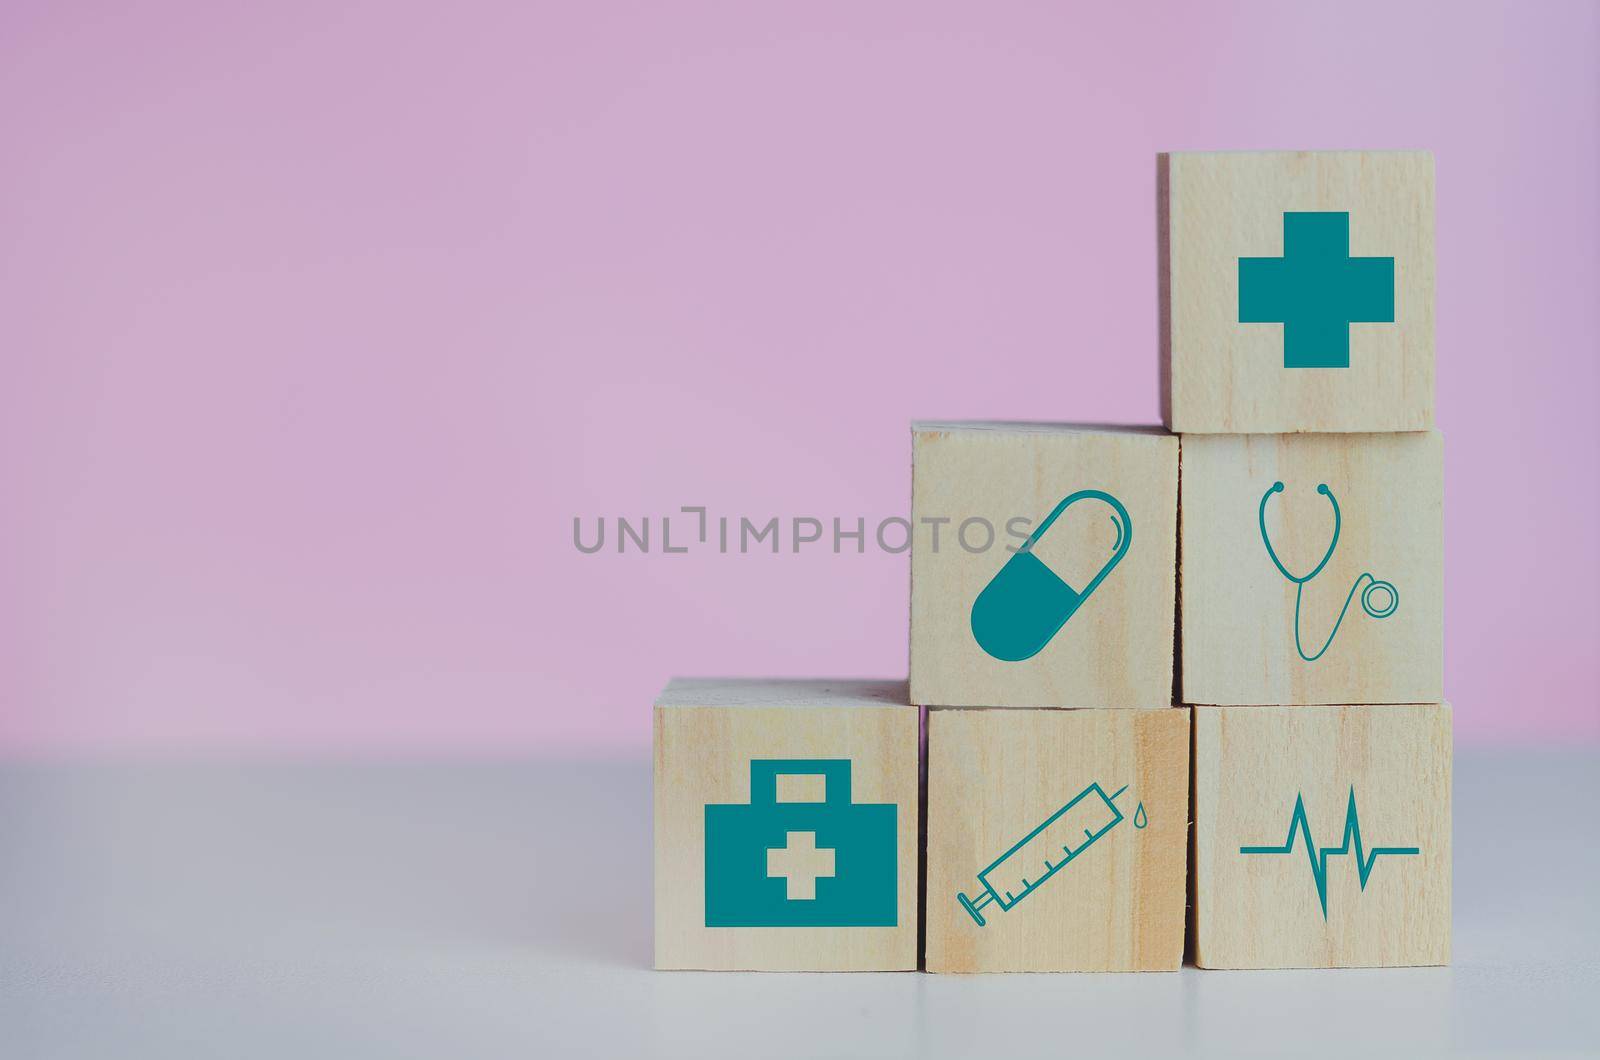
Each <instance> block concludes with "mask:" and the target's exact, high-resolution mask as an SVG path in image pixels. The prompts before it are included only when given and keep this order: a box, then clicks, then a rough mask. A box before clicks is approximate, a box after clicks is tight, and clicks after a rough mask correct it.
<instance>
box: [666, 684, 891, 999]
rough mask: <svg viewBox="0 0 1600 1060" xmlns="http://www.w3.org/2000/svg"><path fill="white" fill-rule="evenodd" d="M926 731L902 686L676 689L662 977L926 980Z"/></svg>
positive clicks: (670, 733)
mask: <svg viewBox="0 0 1600 1060" xmlns="http://www.w3.org/2000/svg"><path fill="white" fill-rule="evenodd" d="M919 721H920V712H919V711H918V709H917V708H916V707H913V706H910V705H909V701H908V699H907V696H906V685H905V682H903V681H803V680H783V681H750V680H734V679H730V680H674V681H672V682H671V683H670V684H668V685H667V687H666V689H665V690H664V691H663V692H662V693H661V695H660V697H659V698H658V699H657V701H656V707H655V933H656V938H655V963H656V967H657V968H700V969H718V970H754V971H893V970H912V969H915V968H916V966H917V849H918V820H919V818H918V808H917V799H918V741H919V737H920V732H919V728H920V726H919Z"/></svg>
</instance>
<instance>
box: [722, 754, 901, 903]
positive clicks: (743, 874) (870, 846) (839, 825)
mask: <svg viewBox="0 0 1600 1060" xmlns="http://www.w3.org/2000/svg"><path fill="white" fill-rule="evenodd" d="M807 775H819V776H821V777H822V779H823V784H824V789H823V799H822V801H820V802H779V801H778V778H779V777H780V776H807ZM897 810H898V807H896V806H895V804H894V803H892V802H891V803H853V802H851V801H850V761H849V759H842V758H839V759H832V758H827V759H807V758H794V759H756V760H754V761H752V762H751V763H750V802H749V803H748V804H742V803H712V804H710V805H708V806H707V807H706V817H705V824H706V927H894V926H895V925H896V923H897V921H898V914H899V902H898V893H897V892H898V887H897V886H896V884H897V876H898V874H897V868H898V866H897V858H898V852H897V847H898V843H897V836H896V819H897V816H898V813H897Z"/></svg>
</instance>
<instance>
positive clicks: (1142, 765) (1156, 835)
mask: <svg viewBox="0 0 1600 1060" xmlns="http://www.w3.org/2000/svg"><path fill="white" fill-rule="evenodd" d="M1188 829H1189V712H1188V711H1187V710H1183V709H1181V708H1171V709H1167V710H1137V711H1134V710H1110V709H1106V710H962V709H954V708H930V709H929V711H928V829H927V831H928V836H927V844H928V845H927V881H928V886H927V891H926V893H925V901H926V919H927V969H928V971H930V972H1024V971H1033V972H1043V971H1050V972H1070V971H1078V972H1092V971H1101V972H1104V971H1173V970H1176V969H1177V968H1178V966H1179V964H1181V963H1182V961H1183V941H1184V940H1183V931H1184V927H1183V923H1184V899H1185V889H1184V861H1185V856H1186V853H1187V843H1188Z"/></svg>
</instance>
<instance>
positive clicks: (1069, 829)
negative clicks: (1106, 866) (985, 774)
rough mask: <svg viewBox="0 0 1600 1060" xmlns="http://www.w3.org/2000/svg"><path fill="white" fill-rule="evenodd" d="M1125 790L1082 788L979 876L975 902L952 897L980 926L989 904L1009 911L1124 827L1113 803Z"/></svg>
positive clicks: (1097, 784)
mask: <svg viewBox="0 0 1600 1060" xmlns="http://www.w3.org/2000/svg"><path fill="white" fill-rule="evenodd" d="M1127 790H1128V786H1127V785H1126V784H1124V785H1123V786H1122V787H1120V788H1118V789H1117V790H1116V791H1115V792H1113V793H1112V794H1111V795H1107V794H1106V793H1105V790H1104V789H1102V788H1101V787H1100V783H1099V781H1096V782H1094V783H1093V784H1090V785H1089V786H1088V787H1087V788H1084V789H1083V790H1082V791H1080V792H1079V793H1078V794H1077V795H1075V796H1073V798H1072V801H1071V802H1069V803H1067V804H1066V805H1065V806H1063V807H1061V809H1059V810H1057V811H1056V812H1055V813H1053V814H1051V815H1050V816H1049V817H1047V818H1045V822H1044V823H1043V824H1041V825H1040V826H1039V827H1037V828H1035V829H1034V830H1033V831H1031V832H1029V833H1028V834H1027V835H1025V836H1023V837H1022V838H1021V839H1020V840H1018V841H1017V844H1016V845H1015V846H1013V847H1012V848H1011V849H1010V850H1008V851H1006V852H1005V853H1004V854H1001V855H1000V856H999V857H998V858H995V859H994V863H993V864H991V865H990V866H989V867H988V868H986V869H984V870H983V871H982V872H980V873H978V882H979V883H980V884H982V885H983V893H982V894H981V895H979V897H978V900H977V901H973V900H972V899H971V898H968V897H967V896H966V895H965V894H960V893H958V894H957V895H956V898H957V899H959V900H960V902H961V905H962V908H964V909H966V911H967V912H968V913H969V914H971V916H972V919H974V920H976V921H977V922H978V926H979V927H982V926H983V925H984V924H986V923H987V922H988V921H986V920H984V919H983V914H982V913H980V912H979V911H978V910H980V909H982V908H983V907H984V906H986V905H988V904H989V903H991V902H993V903H995V904H996V905H998V906H999V907H1000V908H1001V909H1003V910H1009V909H1010V908H1011V907H1012V906H1014V905H1016V904H1017V903H1018V902H1020V901H1022V900H1023V899H1024V898H1026V897H1028V895H1030V894H1032V893H1033V889H1034V888H1035V887H1038V886H1039V885H1040V884H1041V883H1043V882H1044V881H1045V880H1048V879H1049V878H1050V877H1052V876H1054V875H1055V874H1056V873H1058V872H1060V871H1061V870H1062V869H1064V868H1066V867H1067V865H1069V864H1070V863H1071V862H1072V861H1073V860H1074V859H1075V858H1077V857H1078V856H1079V855H1081V854H1082V853H1083V852H1084V851H1085V850H1088V849H1089V848H1090V847H1091V846H1093V845H1094V844H1095V841H1096V840H1098V839H1099V838H1100V837H1101V836H1103V835H1105V834H1106V833H1107V832H1109V831H1111V830H1112V829H1113V828H1115V827H1116V826H1117V825H1119V824H1121V823H1122V820H1123V818H1122V811H1121V810H1119V809H1117V803H1116V799H1117V796H1119V795H1121V794H1122V793H1123V792H1125V791H1127ZM1139 823H1141V822H1138V821H1136V822H1135V824H1139Z"/></svg>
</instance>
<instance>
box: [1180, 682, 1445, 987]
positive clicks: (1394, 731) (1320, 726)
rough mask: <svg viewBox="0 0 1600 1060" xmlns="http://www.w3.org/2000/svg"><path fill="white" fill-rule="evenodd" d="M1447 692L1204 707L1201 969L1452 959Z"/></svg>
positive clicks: (1197, 838) (1197, 842) (1198, 797)
mask: <svg viewBox="0 0 1600 1060" xmlns="http://www.w3.org/2000/svg"><path fill="white" fill-rule="evenodd" d="M1450 722H1451V719H1450V707H1449V705H1448V704H1437V703H1435V704H1406V705H1385V706H1324V707H1262V706H1248V707H1195V708H1194V727H1195V738H1194V847H1195V851H1194V853H1195V856H1194V878H1193V886H1194V902H1193V910H1192V913H1191V917H1192V924H1191V930H1192V932H1193V936H1194V943H1195V945H1194V959H1195V963H1196V964H1198V965H1199V966H1200V967H1201V968H1348V967H1390V966H1409V965H1439V964H1448V963H1449V961H1450V882H1451V881H1450V875H1451V873H1450V777H1451V735H1450V733H1451V723H1450Z"/></svg>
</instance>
